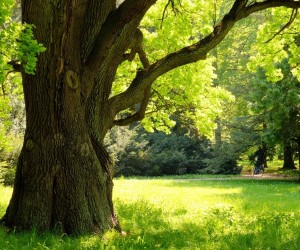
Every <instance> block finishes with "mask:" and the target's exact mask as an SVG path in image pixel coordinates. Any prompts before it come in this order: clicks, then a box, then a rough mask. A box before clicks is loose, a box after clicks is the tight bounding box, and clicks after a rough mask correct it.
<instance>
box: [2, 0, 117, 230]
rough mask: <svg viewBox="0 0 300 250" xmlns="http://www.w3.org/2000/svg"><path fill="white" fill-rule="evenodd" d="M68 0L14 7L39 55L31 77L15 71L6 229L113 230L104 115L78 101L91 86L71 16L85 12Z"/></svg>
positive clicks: (78, 23) (78, 26) (80, 23)
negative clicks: (21, 122) (17, 120)
mask: <svg viewBox="0 0 300 250" xmlns="http://www.w3.org/2000/svg"><path fill="white" fill-rule="evenodd" d="M73 2H74V1H68V0H65V1H34V3H33V1H31V0H24V1H23V2H22V9H23V21H26V22H28V23H34V24H35V25H36V26H37V27H36V29H35V33H36V34H35V36H36V38H37V39H38V41H39V42H42V43H43V44H44V46H45V47H46V48H47V50H46V52H45V53H43V54H42V55H41V56H40V58H39V63H38V67H37V69H36V74H35V75H34V76H31V75H27V74H25V73H23V87H24V96H25V104H26V115H27V128H26V132H25V139H24V145H23V149H22V152H21V155H20V157H19V162H18V166H17V172H16V178H15V184H14V191H13V195H12V198H11V201H10V204H9V206H8V208H7V211H6V214H5V216H4V217H3V219H2V221H3V222H4V224H5V225H6V226H8V227H9V228H17V229H21V230H23V229H24V230H27V229H32V228H37V229H38V230H39V231H45V230H53V229H59V230H62V231H63V232H66V233H70V234H81V233H91V232H96V233H103V232H105V231H106V230H108V229H112V228H117V229H119V225H118V221H117V219H116V216H115V213H114V209H113V205H112V185H113V184H112V176H111V172H112V171H111V168H112V166H111V161H110V158H109V156H108V154H107V152H106V151H105V149H104V147H103V145H102V143H101V141H102V139H103V136H104V134H105V133H106V131H107V126H106V127H102V125H103V124H106V123H107V122H105V121H106V119H107V117H106V115H105V114H106V113H105V112H102V113H98V114H97V115H98V119H97V120H96V119H95V117H93V116H92V115H93V114H89V115H88V114H87V112H86V110H87V105H88V104H89V103H91V101H90V102H89V101H87V100H84V99H83V97H82V96H83V92H85V94H86V91H84V89H85V85H87V84H88V83H89V82H93V81H94V78H93V77H91V78H89V77H88V75H84V73H83V72H84V70H83V66H82V65H83V64H82V57H84V56H85V54H84V53H83V52H82V51H83V50H81V49H80V47H79V46H80V41H81V40H80V37H81V35H82V31H83V30H84V29H83V28H82V27H84V25H85V24H84V20H83V18H78V17H80V16H84V15H86V14H84V13H85V8H84V5H80V4H78V6H77V8H74V6H72V4H73ZM83 2H85V1H83ZM106 2H107V3H108V4H107V5H110V6H111V8H113V6H114V5H113V4H111V3H109V1H106ZM106 7H107V6H106ZM108 10H109V9H108ZM106 12H107V13H108V12H109V11H106ZM101 13H105V11H102V12H101ZM107 13H106V14H107ZM97 20H98V19H97ZM92 21H94V20H91V22H92ZM90 25H91V24H90ZM90 37H92V34H90ZM81 46H82V47H88V46H90V42H88V40H87V45H86V46H84V45H81ZM86 50H88V49H86ZM86 50H84V51H86ZM105 80H106V79H105ZM108 80H110V79H108ZM99 91H102V90H101V89H100V90H99ZM98 94H99V95H100V94H101V93H98ZM106 95H107V94H106ZM95 105H96V104H95ZM89 108H91V106H89ZM92 108H93V107H92ZM94 109H96V108H95V107H94ZM101 114H102V116H101ZM99 116H100V117H99ZM101 121H102V122H101ZM95 123H99V125H98V126H93V124H95ZM94 127H96V128H98V129H99V131H93V129H94Z"/></svg>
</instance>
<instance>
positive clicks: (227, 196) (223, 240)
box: [0, 176, 300, 250]
mask: <svg viewBox="0 0 300 250" xmlns="http://www.w3.org/2000/svg"><path fill="white" fill-rule="evenodd" d="M11 191H12V189H11V188H7V187H3V186H0V217H1V216H2V215H3V214H4V212H5V209H6V206H7V204H8V201H9V198H10V195H11ZM114 201H115V207H116V211H117V213H118V216H119V219H120V221H121V224H122V229H123V231H124V233H123V234H122V235H121V234H119V233H117V232H108V233H106V234H105V235H104V236H103V237H99V236H96V235H92V236H81V237H70V236H67V235H59V234H50V233H47V234H42V235H39V234H37V233H36V232H35V231H32V232H27V233H15V232H13V233H7V231H6V230H5V229H4V228H0V249H1V250H2V249H18V250H19V249H21V250H22V249H72V250H73V249H212V250H215V249H222V250H223V249H239V250H241V249H264V250H266V249H280V250H281V249H295V250H296V249H300V185H299V183H296V182H294V181H291V180H278V179H275V180H274V179H272V180H271V179H266V178H251V179H244V178H226V177H225V178H224V176H223V177H222V178H219V179H209V178H207V177H206V178H203V179H198V178H195V177H194V176H193V177H192V179H189V178H186V179H163V178H160V179H124V178H120V179H117V180H115V188H114Z"/></svg>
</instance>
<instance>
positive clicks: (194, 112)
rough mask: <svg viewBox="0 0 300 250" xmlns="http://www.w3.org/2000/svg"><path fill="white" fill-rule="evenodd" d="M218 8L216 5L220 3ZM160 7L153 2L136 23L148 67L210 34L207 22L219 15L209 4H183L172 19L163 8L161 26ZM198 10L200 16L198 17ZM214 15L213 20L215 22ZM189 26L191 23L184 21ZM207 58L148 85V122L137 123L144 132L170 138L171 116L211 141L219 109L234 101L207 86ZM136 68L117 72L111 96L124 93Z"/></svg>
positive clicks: (135, 64) (211, 69)
mask: <svg viewBox="0 0 300 250" xmlns="http://www.w3.org/2000/svg"><path fill="white" fill-rule="evenodd" d="M220 4H221V3H220ZM164 7H165V2H164V1H158V2H157V3H156V4H155V5H154V6H153V7H152V8H151V9H150V11H149V12H148V13H147V14H146V16H145V17H144V18H143V20H142V23H141V26H140V28H141V30H142V31H143V34H144V48H145V51H146V53H147V52H149V53H147V54H148V57H149V60H150V62H153V61H155V60H158V59H160V58H162V57H163V56H165V55H167V54H168V53H171V52H174V51H176V50H178V49H180V48H182V47H184V46H187V45H191V44H192V43H195V42H196V41H197V40H199V38H203V37H204V36H205V35H207V34H209V32H211V31H212V29H213V22H212V21H211V20H213V19H214V18H218V13H219V10H218V9H217V10H216V11H215V10H214V1H212V0H211V1H184V2H182V3H181V5H178V10H179V12H178V14H176V15H175V13H174V12H172V11H171V10H170V9H169V8H167V11H166V12H165V18H164V20H163V22H162V20H161V18H162V13H163V10H164ZM199 10H205V11H200V13H199ZM215 15H216V16H215ZM190 20H192V21H190ZM213 61H214V58H213V57H209V58H208V59H207V60H205V61H199V62H196V63H193V64H190V65H186V66H183V67H180V68H178V69H175V70H172V71H171V72H169V73H167V74H165V75H163V76H161V77H160V78H159V79H157V80H156V82H155V83H154V85H153V86H152V87H153V91H152V97H151V100H150V103H149V105H148V107H147V113H146V114H149V116H146V118H145V119H144V120H143V121H142V124H143V126H144V128H145V129H146V130H147V131H148V132H153V131H154V129H155V130H159V131H163V132H165V133H170V128H172V127H173V126H175V124H176V123H175V121H174V120H173V119H172V117H171V116H172V115H173V114H174V113H175V112H176V110H177V111H180V112H181V113H182V116H185V117H186V118H187V119H193V120H194V121H195V125H196V126H197V128H198V129H199V130H200V131H201V134H203V135H205V136H207V137H210V138H211V137H212V136H213V130H214V128H215V118H216V117H217V116H219V115H221V114H222V112H223V106H224V105H225V103H227V102H233V101H234V97H233V96H232V95H231V94H230V93H229V92H228V91H226V90H224V89H222V88H221V87H216V86H214V85H213V79H214V78H215V77H216V75H215V73H214V70H215V68H214V66H213ZM139 67H142V66H141V64H140V62H139V59H138V56H136V59H135V60H134V61H133V62H131V63H129V62H124V63H123V64H122V65H121V67H119V69H118V73H117V76H116V81H115V83H114V88H113V94H118V93H120V92H121V91H124V90H125V89H126V88H127V87H128V85H129V83H130V82H131V80H132V79H133V78H134V77H135V72H136V70H137V69H138V68H139Z"/></svg>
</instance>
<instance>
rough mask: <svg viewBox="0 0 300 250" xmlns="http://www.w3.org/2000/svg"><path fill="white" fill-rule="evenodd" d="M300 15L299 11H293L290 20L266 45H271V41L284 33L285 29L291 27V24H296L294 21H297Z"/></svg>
mask: <svg viewBox="0 0 300 250" xmlns="http://www.w3.org/2000/svg"><path fill="white" fill-rule="evenodd" d="M297 14H298V9H293V11H292V14H291V16H290V20H289V21H288V22H287V23H286V24H285V25H284V26H283V27H282V28H281V29H280V30H279V31H278V32H276V33H275V35H273V36H272V37H271V38H270V39H268V40H267V41H265V43H269V42H270V41H272V40H273V39H274V38H275V37H276V36H278V35H279V34H280V33H281V32H283V31H284V30H285V29H287V28H288V27H289V26H291V24H292V23H293V22H294V20H295V19H296V17H297Z"/></svg>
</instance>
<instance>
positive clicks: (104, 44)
mask: <svg viewBox="0 0 300 250" xmlns="http://www.w3.org/2000/svg"><path fill="white" fill-rule="evenodd" d="M155 2H156V0H126V1H125V2H124V3H122V4H121V5H120V7H119V8H117V10H115V11H113V12H111V14H110V15H109V16H108V17H107V19H106V21H105V23H104V24H103V26H102V29H101V31H100V32H99V33H98V35H97V37H96V39H95V43H94V46H93V48H92V50H91V52H90V54H89V56H88V58H87V61H86V69H88V71H89V72H90V73H92V74H95V72H97V71H98V70H99V68H101V65H102V63H103V61H104V60H105V59H106V58H110V57H109V56H108V55H113V54H114V56H115V55H116V54H117V53H121V52H122V50H125V49H126V48H127V47H128V46H129V43H130V41H128V36H127V37H125V35H124V31H125V33H126V29H125V27H126V26H129V27H128V29H129V31H131V32H129V33H130V34H127V35H129V36H130V35H133V33H134V32H135V29H136V28H137V26H138V25H139V23H140V21H141V20H142V18H143V16H144V15H145V13H146V11H147V10H148V9H149V8H150V7H151V6H152V5H153V4H154V3H155ZM127 32H128V30H127ZM122 34H123V35H122ZM118 38H123V41H122V42H121V44H122V43H123V46H120V45H121V44H118V46H116V45H117V41H116V40H117V39H118ZM117 48H119V49H117ZM114 50H117V51H114ZM124 52H125V51H123V53H122V54H124Z"/></svg>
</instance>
